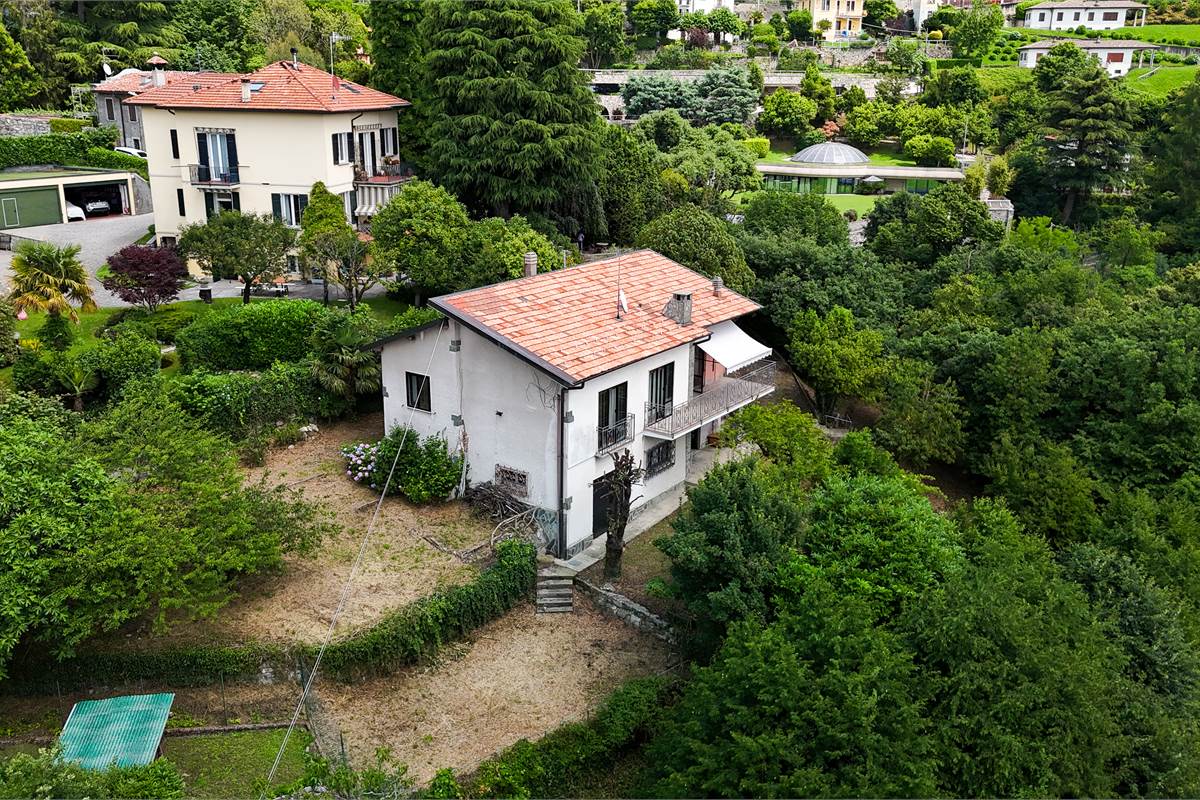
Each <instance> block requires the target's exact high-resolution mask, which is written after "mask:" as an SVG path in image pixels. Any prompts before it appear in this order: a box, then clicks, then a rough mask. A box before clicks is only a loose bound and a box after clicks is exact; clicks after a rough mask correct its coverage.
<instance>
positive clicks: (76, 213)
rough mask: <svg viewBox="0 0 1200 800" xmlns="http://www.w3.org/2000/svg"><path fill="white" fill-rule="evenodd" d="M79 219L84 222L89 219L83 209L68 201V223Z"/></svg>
mask: <svg viewBox="0 0 1200 800" xmlns="http://www.w3.org/2000/svg"><path fill="white" fill-rule="evenodd" d="M77 219H80V220H83V219H87V217H86V216H84V213H83V209H82V208H80V207H79V206H77V205H75V204H74V203H72V202H69V201H68V202H67V222H71V221H72V220H77Z"/></svg>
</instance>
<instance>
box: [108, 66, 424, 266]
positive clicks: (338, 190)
mask: <svg viewBox="0 0 1200 800" xmlns="http://www.w3.org/2000/svg"><path fill="white" fill-rule="evenodd" d="M125 105H126V106H131V107H133V106H136V107H138V108H140V109H141V112H142V126H143V129H144V130H145V136H146V147H145V150H146V152H147V153H148V155H149V159H148V161H149V164H148V166H149V170H150V187H151V191H152V195H153V198H154V227H155V234H156V236H157V237H158V241H159V242H160V243H172V242H174V241H175V240H176V238H177V237H178V235H179V231H180V230H181V229H182V228H183V226H184V225H187V224H189V223H194V222H203V221H204V220H205V219H206V218H207V217H208V216H209V215H210V214H213V213H215V212H217V211H223V210H233V209H238V210H241V211H245V212H248V213H255V214H274V215H275V216H276V217H277V218H279V219H282V220H283V221H284V222H286V223H287V224H289V225H293V226H296V227H299V225H300V215H301V213H302V212H303V211H304V208H305V207H306V206H307V205H308V194H309V191H310V190H311V188H312V185H313V184H314V183H316V182H317V181H323V182H324V183H325V186H326V188H328V189H329V191H331V192H333V193H334V194H339V195H341V196H342V197H343V198H344V201H345V206H346V216H347V218H348V219H351V220H353V219H355V218H361V217H367V216H370V215H371V214H373V213H374V211H375V209H376V208H378V206H379V205H382V204H383V203H384V202H386V201H387V199H389V198H390V197H391V195H392V194H393V193H394V192H395V191H397V190H398V188H399V185H400V184H401V183H402V182H403V181H404V180H405V178H404V177H403V176H402V175H398V174H389V173H395V172H397V171H398V170H395V169H392V168H390V167H388V166H386V165H385V164H384V160H385V159H388V160H392V159H393V158H398V156H399V152H398V141H397V135H396V113H397V109H399V108H402V107H404V106H407V105H409V103H408V101H407V100H401V99H400V98H398V97H393V96H392V95H390V94H385V93H384V92H380V91H377V90H375V89H370V88H368V87H366V86H359V85H358V84H356V83H351V82H350V81H346V80H342V79H341V78H337V77H335V76H333V75H330V74H329V73H327V72H323V71H322V70H319V69H317V68H315V67H310V66H308V65H307V64H303V63H301V62H299V61H296V60H294V59H293V60H292V61H278V62H275V63H273V64H268V65H267V66H265V67H263V68H262V69H260V70H256V71H255V72H251V73H248V74H245V75H238V74H228V73H213V72H208V73H197V74H195V75H193V76H192V77H191V78H190V79H189V80H183V81H174V82H166V83H165V84H164V85H162V86H158V87H156V88H152V89H148V90H146V91H144V92H142V93H140V94H138V95H137V96H136V97H130V98H128V99H127V100H125Z"/></svg>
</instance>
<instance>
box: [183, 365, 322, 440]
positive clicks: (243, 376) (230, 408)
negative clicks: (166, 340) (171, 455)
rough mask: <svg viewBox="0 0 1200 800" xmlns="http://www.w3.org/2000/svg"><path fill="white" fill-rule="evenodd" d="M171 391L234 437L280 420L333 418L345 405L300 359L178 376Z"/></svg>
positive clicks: (196, 413)
mask: <svg viewBox="0 0 1200 800" xmlns="http://www.w3.org/2000/svg"><path fill="white" fill-rule="evenodd" d="M170 391H171V396H172V397H173V398H174V399H175V400H176V402H178V403H179V404H180V405H181V406H183V408H184V410H186V411H187V412H188V413H190V414H192V415H194V416H196V417H199V418H200V419H202V420H204V421H205V424H207V425H209V426H210V427H212V428H213V429H215V430H218V431H221V432H222V433H224V434H226V435H228V436H230V437H232V438H234V439H240V438H242V437H243V436H245V435H247V434H250V433H253V432H255V431H259V430H265V429H268V428H274V426H275V423H276V422H285V423H286V422H294V421H299V420H302V419H306V418H308V417H313V416H320V417H329V416H332V415H333V413H334V412H337V411H339V410H340V409H341V405H343V404H344V401H342V400H341V399H340V398H337V397H333V396H332V395H327V393H326V392H324V391H323V390H322V389H321V387H320V386H318V385H317V382H316V381H315V380H314V379H313V377H312V373H311V372H309V369H308V366H307V365H306V364H303V363H297V362H292V363H284V362H279V363H276V364H274V365H273V366H272V367H271V368H270V369H268V370H264V371H262V372H219V373H213V372H205V371H200V372H194V373H191V374H188V375H181V376H179V378H178V379H177V380H175V381H173V382H172V383H171V385H170Z"/></svg>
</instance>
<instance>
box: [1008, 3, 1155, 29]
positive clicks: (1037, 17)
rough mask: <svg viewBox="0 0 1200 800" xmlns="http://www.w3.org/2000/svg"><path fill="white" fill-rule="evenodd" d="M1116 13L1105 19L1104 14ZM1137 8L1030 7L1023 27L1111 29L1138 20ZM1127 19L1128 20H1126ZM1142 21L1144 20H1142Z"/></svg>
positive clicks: (1131, 23)
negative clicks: (1112, 17)
mask: <svg viewBox="0 0 1200 800" xmlns="http://www.w3.org/2000/svg"><path fill="white" fill-rule="evenodd" d="M1114 13H1115V14H1116V19H1108V20H1106V19H1105V18H1104V17H1105V15H1112V14H1114ZM1139 16H1140V11H1139V9H1137V8H1134V7H1130V8H1084V7H1082V6H1080V7H1078V8H1071V7H1068V6H1057V7H1055V8H1031V9H1029V10H1028V11H1026V12H1025V27H1026V28H1034V29H1037V30H1046V31H1068V30H1074V29H1075V28H1078V27H1079V26H1080V25H1082V26H1084V27H1085V28H1088V29H1090V30H1093V31H1111V30H1116V29H1117V28H1124V27H1125V26H1126V25H1127V24H1129V25H1134V24H1137V23H1138V21H1139ZM1127 19H1128V22H1126V20H1127ZM1142 22H1143V23H1144V20H1143V21H1142Z"/></svg>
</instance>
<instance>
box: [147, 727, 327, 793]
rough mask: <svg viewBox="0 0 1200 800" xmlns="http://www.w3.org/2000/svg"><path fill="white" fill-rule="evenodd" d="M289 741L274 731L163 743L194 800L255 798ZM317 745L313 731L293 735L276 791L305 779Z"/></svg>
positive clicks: (170, 739)
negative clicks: (310, 750) (309, 753)
mask: <svg viewBox="0 0 1200 800" xmlns="http://www.w3.org/2000/svg"><path fill="white" fill-rule="evenodd" d="M283 735H284V731H283V730H273V731H242V732H238V733H217V734H212V735H208V736H168V737H165V738H164V739H163V743H162V747H163V756H164V757H166V758H167V759H168V760H170V761H172V762H174V764H175V765H176V766H177V767H179V771H180V772H181V773H182V774H183V782H184V786H185V793H186V795H187V796H188V797H189V798H191V797H197V798H207V797H215V798H224V797H254V796H256V795H258V794H259V790H260V788H261V783H262V782H263V781H265V780H266V777H267V773H268V772H270V771H271V764H272V763H273V762H274V761H275V754H276V753H277V752H279V746H280V744H282V742H283ZM311 741H312V737H311V736H309V734H308V732H307V731H304V730H295V731H293V732H292V736H291V738H290V739H289V740H288V746H287V750H286V751H284V754H283V760H282V761H280V763H279V770H278V771H277V772H276V774H275V783H276V785H280V784H287V783H292V782H293V781H296V780H298V779H299V778H301V777H303V775H304V751H305V748H307V747H308V745H309V743H310V742H311ZM268 796H273V795H268Z"/></svg>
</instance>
